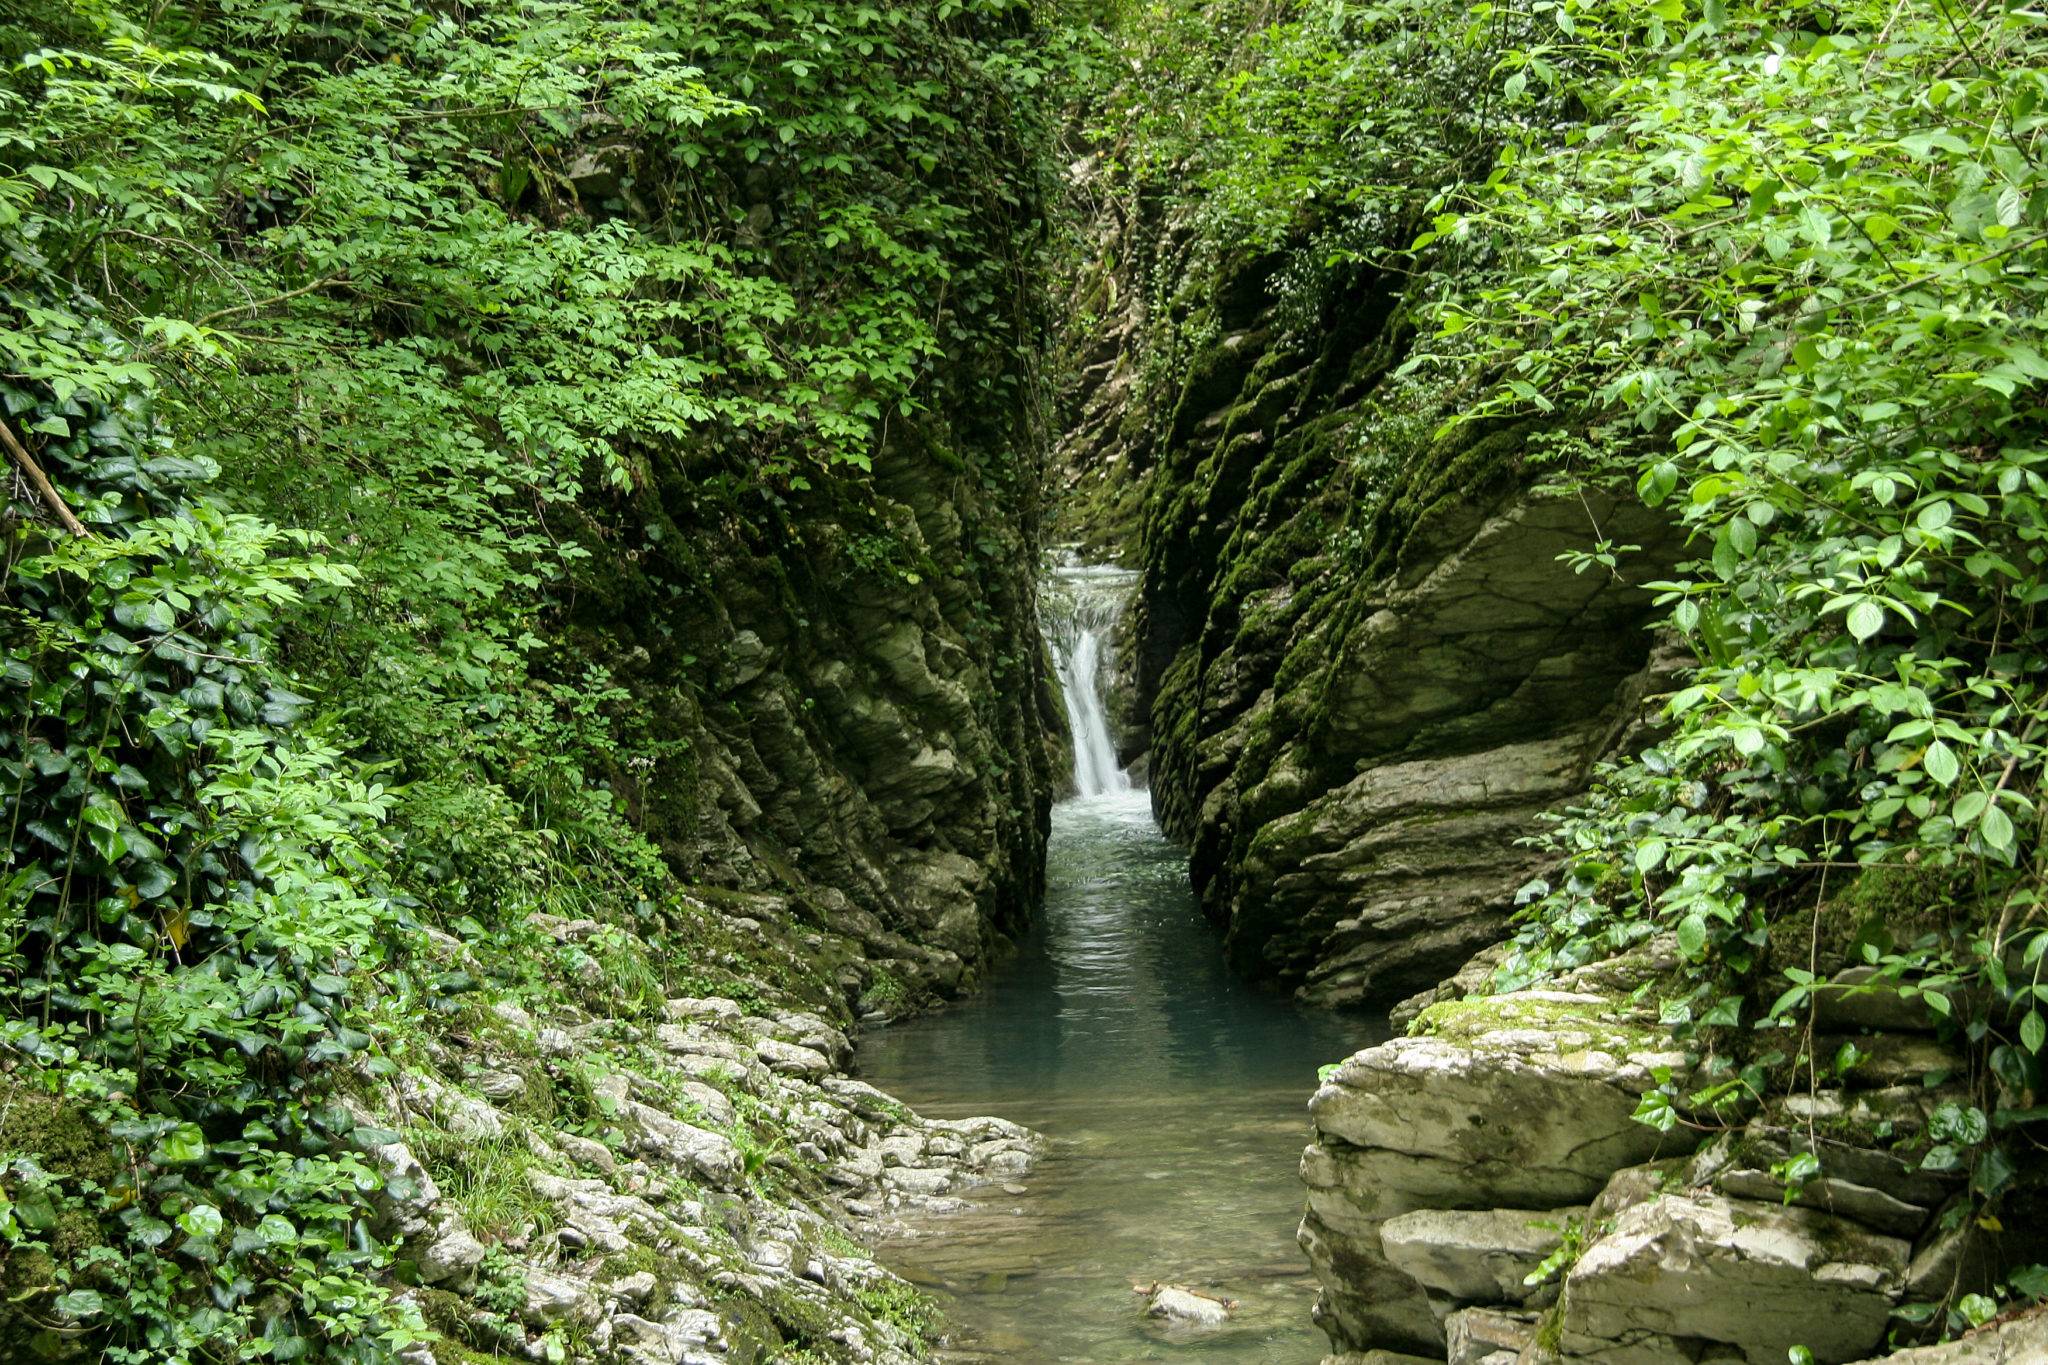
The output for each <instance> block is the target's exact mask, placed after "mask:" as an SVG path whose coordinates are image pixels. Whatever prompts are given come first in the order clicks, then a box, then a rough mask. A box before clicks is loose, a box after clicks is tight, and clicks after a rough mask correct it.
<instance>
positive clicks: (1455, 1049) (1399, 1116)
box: [1309, 991, 1685, 1218]
mask: <svg viewBox="0 0 2048 1365" xmlns="http://www.w3.org/2000/svg"><path fill="white" fill-rule="evenodd" d="M1611 1013H1612V1011H1611V1009H1610V1006H1609V1003H1608V1002H1607V1001H1606V1000H1604V999H1602V998H1601V997H1599V996H1591V995H1570V994H1564V993H1560V992H1551V991H1525V992H1520V993H1517V994H1513V995H1502V996H1494V997H1490V998H1487V999H1483V1000H1473V1001H1460V1002H1454V1003H1451V1004H1445V1005H1435V1006H1432V1007H1431V1008H1430V1009H1428V1010H1426V1011H1424V1013H1423V1015H1422V1017H1421V1018H1420V1019H1419V1020H1418V1025H1419V1026H1421V1027H1424V1028H1429V1027H1432V1026H1434V1027H1435V1028H1436V1029H1437V1032H1436V1033H1434V1034H1432V1035H1430V1036H1424V1037H1416V1038H1397V1039H1395V1040H1393V1041H1392V1042H1388V1043H1382V1044H1380V1045H1379V1046H1378V1047H1372V1048H1367V1049H1366V1050H1365V1051H1363V1052H1359V1053H1355V1054H1353V1055H1352V1056H1351V1057H1350V1058H1349V1059H1348V1060H1346V1061H1345V1062H1344V1063H1343V1064H1342V1065H1341V1066H1340V1067H1338V1069H1337V1071H1336V1072H1335V1074H1333V1075H1332V1076H1331V1078H1330V1081H1329V1083H1328V1084H1326V1085H1324V1086H1323V1087H1322V1088H1321V1089H1320V1090H1318V1091H1317V1092H1316V1094H1315V1098H1314V1099H1312V1100H1311V1101H1310V1102H1309V1116H1310V1118H1311V1119H1312V1120H1313V1121H1314V1123H1315V1126H1316V1131H1317V1133H1318V1134H1319V1135H1321V1136H1325V1137H1331V1138H1336V1139H1338V1140H1340V1141H1341V1142H1343V1143H1345V1144H1347V1145H1348V1146H1350V1147H1354V1148H1358V1149H1360V1150H1361V1152H1363V1153H1366V1154H1373V1153H1387V1154H1390V1156H1391V1157H1392V1158H1394V1159H1393V1160H1391V1161H1389V1162H1387V1163H1385V1164H1386V1165H1387V1167H1388V1170H1387V1171H1386V1172H1385V1174H1386V1176H1387V1178H1386V1180H1385V1181H1384V1182H1382V1183H1383V1186H1384V1191H1385V1192H1384V1194H1383V1195H1382V1196H1381V1197H1379V1198H1378V1199H1376V1200H1375V1201H1374V1202H1375V1205H1376V1208H1375V1210H1374V1213H1375V1216H1377V1217H1381V1218H1386V1217H1391V1216H1393V1215H1394V1214H1396V1213H1405V1212H1407V1211H1408V1210H1409V1209H1413V1208H1422V1207H1459V1206H1462V1207H1466V1208H1472V1207H1482V1208H1483V1207H1487V1206H1490V1205H1506V1206H1516V1207H1522V1208H1554V1207H1557V1206H1558V1205H1562V1204H1569V1203H1576V1202H1579V1201H1583V1200H1586V1199H1590V1198H1591V1197H1592V1196H1593V1195H1595V1194H1597V1193H1599V1191H1600V1189H1601V1187H1602V1186H1603V1185H1605V1184H1606V1183H1607V1178H1608V1176H1609V1175H1611V1174H1612V1173H1613V1172H1614V1171H1615V1170H1616V1169H1618V1168H1620V1167H1622V1166H1630V1165H1635V1164H1637V1163H1639V1162H1643V1161H1647V1160H1649V1159H1650V1158H1651V1157H1654V1156H1656V1155H1657V1153H1658V1149H1659V1148H1660V1147H1661V1146H1663V1145H1664V1137H1663V1135H1662V1134H1660V1133H1658V1132H1657V1131H1656V1130H1655V1129H1653V1128H1649V1127H1646V1126H1645V1125H1643V1124H1640V1123H1637V1122H1636V1121H1635V1120H1634V1118H1633V1117H1632V1115H1633V1114H1634V1113H1635V1108H1636V1104H1637V1101H1638V1100H1639V1099H1640V1097H1641V1095H1642V1092H1643V1091H1644V1090H1647V1089H1649V1088H1651V1086H1653V1085H1654V1084H1655V1081H1654V1079H1653V1077H1652V1074H1651V1073H1652V1069H1653V1068H1656V1067H1660V1066H1668V1067H1672V1068H1674V1069H1676V1068H1682V1067H1683V1066H1684V1063H1685V1059H1684V1055H1683V1054H1682V1053H1679V1052H1676V1051H1674V1050H1672V1046H1671V1044H1670V1041H1669V1039H1668V1038H1667V1037H1666V1036H1664V1035H1662V1034H1659V1033H1657V1032H1655V1031H1653V1030H1648V1029H1640V1028H1635V1027H1632V1026H1629V1025H1626V1024H1622V1023H1619V1022H1617V1021H1616V1020H1614V1019H1613V1018H1612V1017H1611ZM1431 1165H1435V1166H1441V1167H1443V1168H1444V1170H1443V1172H1442V1174H1443V1176H1444V1179H1443V1180H1442V1181H1441V1182H1436V1181H1432V1182H1430V1188H1427V1189H1424V1188H1419V1187H1418V1182H1419V1181H1421V1180H1423V1179H1425V1178H1426V1177H1425V1176H1424V1174H1423V1171H1424V1170H1425V1168H1426V1167H1428V1166H1431ZM1439 1185H1448V1186H1450V1187H1451V1191H1442V1190H1440V1189H1439V1188H1438V1186H1439ZM1454 1191H1462V1194H1459V1193H1455V1192H1454ZM1446 1193H1449V1196H1450V1197H1448V1198H1445V1197H1444V1194H1446Z"/></svg>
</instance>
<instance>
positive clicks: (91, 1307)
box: [54, 1289, 106, 1321]
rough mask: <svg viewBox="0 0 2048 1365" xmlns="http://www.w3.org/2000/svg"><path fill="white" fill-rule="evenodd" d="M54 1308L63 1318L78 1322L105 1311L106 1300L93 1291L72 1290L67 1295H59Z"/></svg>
mask: <svg viewBox="0 0 2048 1365" xmlns="http://www.w3.org/2000/svg"><path fill="white" fill-rule="evenodd" d="M54 1307H55V1308H56V1310H57V1311H58V1312H59V1313H62V1314H63V1315H64V1316H65V1317H67V1318H70V1319H72V1320H73V1321H80V1320H83V1319H85V1318H90V1317H94V1316H96V1315H98V1314H99V1313H102V1312H104V1311H106V1300H104V1299H102V1298H101V1297H100V1296H99V1294H98V1292H97V1291H95V1290H91V1289H73V1290H71V1291H69V1292H68V1293H64V1294H59V1295H58V1296H57V1297H56V1300H55V1301H54Z"/></svg>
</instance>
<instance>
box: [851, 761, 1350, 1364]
mask: <svg viewBox="0 0 2048 1365" xmlns="http://www.w3.org/2000/svg"><path fill="white" fill-rule="evenodd" d="M1047 871H1048V887H1047V892H1046V904H1045V909H1044V913H1043V915H1042V916H1041V918H1040V922H1039V926H1038V929H1037V931H1036V934H1035V936H1034V938H1033V939H1032V940H1031V941H1030V942H1029V943H1027V944H1025V945H1024V947H1023V950H1022V951H1021V952H1020V953H1019V954H1018V956H1017V957H1016V958H1015V959H1014V960H1012V961H1011V962H1009V963H1007V964H1005V965H1004V966H1003V967H1001V968H999V969H998V971H997V973H996V974H995V976H994V978H993V979H992V980H991V981H990V983H989V985H988V987H987V988H986V989H985V990H984V991H983V992H982V993H981V994H980V995H978V996H977V997H976V998H974V999H973V1000H971V1001H969V1002H967V1003H965V1004H962V1005H960V1006H958V1007H956V1008H954V1009H951V1010H948V1011H946V1012H944V1013H941V1014H937V1015H932V1016H928V1017H925V1018H922V1019H916V1020H912V1021H909V1022H907V1023H903V1024H897V1025H893V1026H890V1027H888V1028H885V1029H880V1030H877V1031H875V1032H874V1033H872V1034H871V1035H870V1036H869V1038H868V1039H867V1041H866V1042H865V1043H863V1044H862V1047H861V1052H860V1070H861V1074H862V1076H863V1077H864V1078H865V1079H867V1080H870V1081H872V1082H873V1083H874V1084H876V1085H879V1086H881V1087H882V1088H883V1089H884V1090H887V1091H889V1092H890V1093H892V1094H895V1095H898V1096H901V1097H902V1098H903V1099H904V1100H906V1101H908V1102H909V1103H910V1104H912V1105H914V1106H915V1107H916V1108H918V1109H919V1110H920V1111H922V1112H924V1113H927V1114H930V1115H932V1116H934V1117H941V1118H959V1117H966V1116H969V1115H974V1114H991V1113H992V1114H1000V1115H1002V1116H1003V1117H1004V1118H1008V1119H1013V1120H1015V1121H1017V1122H1019V1123H1024V1124H1028V1125H1030V1126H1031V1127H1033V1128H1036V1129H1038V1130H1039V1131H1040V1132H1042V1133H1045V1134H1046V1135H1048V1136H1049V1137H1051V1138H1052V1139H1053V1140H1054V1144H1055V1145H1054V1149H1053V1151H1052V1153H1051V1154H1050V1155H1049V1156H1048V1157H1047V1158H1046V1159H1045V1160H1044V1161H1043V1162H1042V1164H1041V1165H1040V1166H1039V1168H1038V1169H1037V1170H1036V1171H1034V1172H1033V1173H1032V1174H1031V1175H1030V1176H1029V1177H1027V1178H1026V1180H1025V1182H1024V1185H1023V1187H1022V1192H1021V1193H1017V1192H1014V1191H1015V1187H1011V1189H1008V1190H1006V1189H1002V1188H994V1189H991V1190H988V1191H986V1192H985V1193H984V1194H983V1195H981V1196H977V1198H976V1199H975V1201H974V1207H973V1208H972V1209H971V1210H970V1211H968V1212H966V1213H955V1214H947V1215H940V1216H933V1217H930V1218H927V1219H925V1220H924V1221H923V1222H922V1223H920V1224H918V1225H916V1226H914V1227H913V1228H912V1229H911V1232H910V1235H908V1236H906V1237H903V1238H900V1239H897V1240H894V1241H892V1242H891V1243H889V1244H888V1245H886V1246H884V1248H883V1249H882V1259H883V1260H884V1261H885V1262H886V1263H888V1264H889V1265H890V1266H891V1267H892V1268H894V1269H896V1270H898V1271H899V1272H900V1273H903V1274H905V1275H906V1276H907V1277H909V1278H911V1279H913V1280H915V1281H917V1282H919V1283H921V1284H924V1285H926V1286H927V1287H929V1288H931V1289H932V1290H933V1291H934V1292H935V1293H936V1294H937V1295H938V1296H939V1297H940V1299H941V1301H942V1302H943V1303H944V1304H945V1306H946V1308H947V1310H948V1315H949V1317H950V1319H951V1321H952V1322H953V1323H954V1325H955V1327H956V1328H957V1329H958V1332H957V1342H956V1346H955V1348H954V1350H953V1352H952V1353H951V1358H952V1359H955V1360H962V1361H972V1360H1003V1361H1017V1362H1054V1361H1086V1362H1107V1361H1127V1360H1181V1359H1187V1360H1190V1361H1202V1362H1223V1361H1232V1362H1235V1361H1260V1362H1288V1363H1289V1365H1302V1362H1308V1363H1309V1365H1313V1362H1314V1361H1316V1360H1317V1359H1318V1358H1319V1357H1320V1356H1321V1355H1322V1354H1323V1352H1324V1350H1325V1349H1326V1348H1325V1344H1324V1339H1323V1336H1322V1334H1321V1333H1320V1332H1318V1331H1317V1330H1315V1328H1314V1327H1312V1326H1311V1325H1310V1323H1309V1305H1310V1303H1311V1302H1312V1301H1313V1299H1314V1297H1315V1287H1314V1282H1313V1280H1312V1279H1311V1277H1310V1276H1309V1275H1308V1272H1307V1266H1306V1263H1305V1262H1304V1260H1303V1258H1302V1254H1301V1251H1300V1249H1299V1248H1298V1247H1297V1246H1296V1245H1295V1242H1294V1229H1295V1225H1296V1223H1297V1222H1298V1221H1299V1219H1300V1215H1301V1204H1302V1193H1301V1185H1300V1183H1299V1181H1298V1180H1297V1178H1296V1174H1295V1171H1296V1166H1297V1163H1298V1162H1299V1160H1300V1156H1301V1149H1302V1146H1303V1144H1304V1142H1305V1140H1306V1138H1307V1133H1308V1119H1307V1108H1306V1106H1307V1103H1308V1098H1309V1095H1310V1094H1311V1093H1313V1091H1314V1089H1315V1084H1316V1068H1317V1067H1318V1066H1320V1065H1322V1064H1323V1063H1325V1062H1331V1061H1335V1060H1337V1059H1339V1058H1341V1057H1343V1056H1345V1055H1346V1054H1348V1053H1350V1052H1352V1051H1354V1050H1355V1049H1357V1048H1360V1047H1364V1046H1366V1045H1368V1044H1370V1043H1372V1042H1375V1041H1378V1040H1379V1039H1381V1038H1383V1037H1384V1036H1385V1025H1384V1022H1383V1021H1374V1020H1370V1019H1364V1018H1359V1017H1355V1016H1353V1017H1345V1016H1335V1015H1329V1014H1323V1013H1320V1012H1315V1011H1307V1010H1303V1009H1300V1008H1298V1007H1297V1006H1295V1005H1294V1004H1293V1003H1292V1002H1291V1001H1290V1000H1289V999H1288V998H1287V997H1286V996H1284V995H1280V994H1276V993H1274V992H1271V991H1268V990H1265V989H1262V988H1260V987H1258V986H1255V985H1253V984H1251V983H1249V982H1246V981H1244V980H1242V979H1240V978H1238V977H1236V976H1234V975H1232V974H1231V973H1230V972H1229V971H1227V970H1226V969H1225V968H1224V966H1223V961H1222V953H1221V949H1220V945H1219V943H1218V940H1217V935H1216V933H1215V931H1214V929H1213V928H1212V927H1211V926H1210V925H1209V924H1208V923H1207V922H1206V921H1205V920H1204V919H1203V918H1202V916H1201V913H1200V912H1199V910H1198V909H1197V908H1196V906H1195V902H1194V898H1193V895H1192V894H1191V893H1190V891H1189V889H1188V884H1187V868H1186V862H1185V860H1184V859H1183V858H1182V857H1181V855H1180V853H1179V851H1178V850H1177V849H1175V848H1174V847H1173V846H1172V845H1171V844H1170V843H1168V842H1167V841H1166V839H1165V838H1164V837H1162V836H1161V835H1160V833H1159V830H1158V828H1157V826H1156V825H1155V824H1154V823H1153V821H1152V815H1151V810H1150V807H1149V804H1148V800H1147V797H1146V794H1145V793H1144V792H1142V791H1140V792H1120V793H1110V794H1105V795H1099V796H1093V797H1086V798H1081V799H1077V800H1073V801H1068V802H1065V803H1062V804H1061V805H1060V806H1058V807H1056V808H1055V809H1054V811H1053V831H1052V845H1051V851H1050V855H1049V866H1048V869H1047ZM1153 1281H1162V1282H1167V1283H1176V1284H1185V1285H1188V1286H1190V1287H1192V1288H1196V1289H1200V1290H1202V1291H1204V1292H1208V1293H1212V1294H1217V1295H1220V1296H1222V1297H1224V1298H1229V1299H1235V1300H1237V1301H1238V1309H1237V1312H1236V1315H1235V1317H1234V1318H1233V1320H1232V1322H1231V1323H1230V1325H1229V1326H1227V1327H1225V1328H1223V1329H1222V1330H1220V1331H1218V1332H1216V1333H1214V1334H1210V1335H1203V1336H1181V1337H1177V1336H1174V1335H1172V1334H1169V1333H1166V1332H1164V1331H1162V1330H1160V1329H1159V1328H1157V1326H1156V1325H1154V1324H1151V1323H1148V1322H1147V1321H1146V1320H1145V1319H1144V1317H1143V1314H1142V1309H1143V1306H1144V1300H1143V1299H1142V1298H1141V1297H1140V1296H1139V1295H1138V1294H1136V1293H1133V1292H1132V1285H1133V1284H1134V1283H1135V1284H1150V1283H1151V1282H1153Z"/></svg>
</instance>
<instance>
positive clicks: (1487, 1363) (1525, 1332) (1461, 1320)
mask: <svg viewBox="0 0 2048 1365" xmlns="http://www.w3.org/2000/svg"><path fill="white" fill-rule="evenodd" d="M1444 1338H1445V1341H1446V1343H1447V1350H1448V1351H1449V1353H1450V1358H1449V1365H1512V1362H1513V1361H1514V1360H1515V1359H1516V1357H1518V1356H1520V1355H1521V1353H1522V1352H1523V1351H1526V1350H1529V1349H1530V1348H1531V1347H1532V1346H1534V1345H1535V1342H1536V1316H1535V1315H1534V1314H1533V1313H1503V1312H1500V1311H1498V1310H1496V1309H1492V1308H1462V1309H1460V1310H1458V1311H1457V1312H1455V1313H1453V1314H1451V1315H1450V1316H1449V1317H1447V1318H1445V1319H1444Z"/></svg>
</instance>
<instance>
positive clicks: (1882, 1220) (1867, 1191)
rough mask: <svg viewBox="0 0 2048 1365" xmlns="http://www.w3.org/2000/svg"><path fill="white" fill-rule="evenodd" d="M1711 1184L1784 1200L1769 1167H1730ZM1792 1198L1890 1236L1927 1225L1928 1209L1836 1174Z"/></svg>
mask: <svg viewBox="0 0 2048 1365" xmlns="http://www.w3.org/2000/svg"><path fill="white" fill-rule="evenodd" d="M1714 1186H1715V1188H1716V1189H1719V1190H1720V1191H1721V1192H1722V1193H1724V1194H1728V1195H1733V1196H1734V1197H1735V1198H1737V1199H1757V1200H1765V1201H1771V1200H1775V1201H1777V1202H1778V1203H1783V1202H1785V1183H1784V1182H1783V1181H1782V1180H1779V1179H1778V1178H1777V1177H1776V1176H1774V1175H1772V1174H1771V1173H1770V1172H1768V1171H1758V1170H1749V1169H1732V1170H1726V1171H1722V1172H1721V1173H1720V1174H1719V1175H1717V1176H1715V1177H1714ZM1792 1202H1793V1203H1795V1204H1798V1205H1800V1206H1801V1207H1802V1208H1812V1209H1825V1210H1827V1211H1828V1212H1829V1213H1834V1214H1840V1215H1841V1216H1842V1217H1844V1218H1853V1219H1855V1220H1856V1221H1857V1222H1859V1223H1861V1224H1863V1225H1864V1226H1865V1227H1867V1228H1872V1229H1874V1230H1876V1231H1878V1232H1882V1233H1885V1234H1886V1235H1888V1236H1892V1237H1905V1238H1912V1237H1916V1236H1918V1235H1919V1233H1920V1229H1921V1228H1923V1227H1925V1226H1926V1225H1927V1210H1926V1209H1924V1208H1921V1207H1920V1206H1919V1205H1918V1204H1908V1203H1906V1202H1905V1201H1904V1200H1903V1199H1894V1198H1893V1197H1892V1196H1891V1195H1889V1194H1886V1193H1885V1192H1884V1191H1883V1190H1874V1189H1871V1188H1870V1187H1869V1186H1868V1185H1858V1184H1855V1183H1853V1182H1851V1181H1847V1180H1841V1179H1838V1178H1837V1177H1835V1176H1831V1175H1822V1176H1816V1177H1815V1178H1814V1179H1812V1180H1809V1181H1807V1182H1806V1183H1805V1184H1803V1185H1801V1186H1800V1187H1799V1190H1798V1191H1797V1193H1795V1194H1794V1195H1793V1197H1792Z"/></svg>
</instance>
